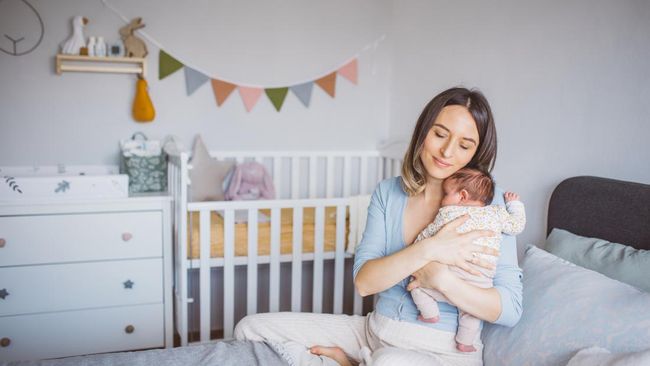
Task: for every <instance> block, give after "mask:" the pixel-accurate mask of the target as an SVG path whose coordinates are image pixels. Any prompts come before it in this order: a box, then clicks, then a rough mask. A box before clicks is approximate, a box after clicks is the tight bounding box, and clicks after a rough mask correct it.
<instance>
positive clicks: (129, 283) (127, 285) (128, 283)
mask: <svg viewBox="0 0 650 366" xmlns="http://www.w3.org/2000/svg"><path fill="white" fill-rule="evenodd" d="M122 284H123V285H124V288H125V289H132V288H133V285H135V282H133V281H131V280H126V281H124V282H122Z"/></svg>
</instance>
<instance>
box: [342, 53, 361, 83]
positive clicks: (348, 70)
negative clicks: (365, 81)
mask: <svg viewBox="0 0 650 366" xmlns="http://www.w3.org/2000/svg"><path fill="white" fill-rule="evenodd" d="M338 73H339V75H341V76H343V77H344V78H346V79H348V80H350V81H351V82H352V84H355V85H356V84H357V75H358V74H357V59H356V58H355V59H354V60H352V61H350V62H348V63H347V64H345V65H343V66H342V67H341V68H340V69H339V70H338Z"/></svg>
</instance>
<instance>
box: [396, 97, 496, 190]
mask: <svg viewBox="0 0 650 366" xmlns="http://www.w3.org/2000/svg"><path fill="white" fill-rule="evenodd" d="M449 105H461V106H464V107H467V109H468V110H469V112H470V114H471V115H472V117H473V118H474V121H475V122H476V129H477V130H478V136H479V143H478V147H477V149H476V152H475V153H474V156H473V157H472V160H470V162H469V163H467V165H466V167H468V168H474V169H478V170H481V171H484V172H486V173H489V172H491V171H492V168H494V161H495V160H496V157H497V132H496V128H495V127H494V117H492V110H491V109H490V104H489V103H488V101H487V99H485V96H484V95H483V94H482V93H481V92H480V91H478V90H476V89H473V90H469V89H466V88H451V89H447V90H445V91H443V92H442V93H440V94H438V95H436V96H435V97H434V98H433V99H431V101H430V102H429V103H428V104H427V105H426V107H424V110H423V111H422V113H421V114H420V117H419V118H418V121H417V124H416V125H415V130H413V136H412V137H411V142H410V144H409V147H408V149H407V150H406V154H405V155H404V162H403V163H402V186H403V187H404V190H405V191H406V192H407V193H408V195H409V196H413V195H416V194H418V193H420V192H422V191H424V186H425V184H426V171H425V169H424V165H423V164H422V160H421V159H420V153H421V152H422V148H423V145H424V140H425V138H426V137H427V134H428V133H429V130H430V129H431V127H432V126H433V122H434V121H435V120H436V118H437V117H438V114H440V111H441V110H442V109H443V108H444V107H446V106H449Z"/></svg>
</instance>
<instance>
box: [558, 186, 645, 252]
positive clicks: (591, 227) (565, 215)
mask: <svg viewBox="0 0 650 366" xmlns="http://www.w3.org/2000/svg"><path fill="white" fill-rule="evenodd" d="M553 228H558V229H564V230H568V231H570V232H572V233H574V234H577V235H581V236H586V237H592V238H600V239H605V240H608V241H611V242H615V243H620V244H627V245H630V246H632V247H634V248H637V249H648V250H650V185H647V184H641V183H633V182H624V181H620V180H614V179H607V178H599V177H588V176H583V177H573V178H568V179H566V180H564V181H563V182H562V183H560V184H558V186H557V187H555V190H554V191H553V194H552V195H551V201H550V203H549V207H548V225H547V230H546V234H547V235H548V234H549V233H550V232H551V230H553Z"/></svg>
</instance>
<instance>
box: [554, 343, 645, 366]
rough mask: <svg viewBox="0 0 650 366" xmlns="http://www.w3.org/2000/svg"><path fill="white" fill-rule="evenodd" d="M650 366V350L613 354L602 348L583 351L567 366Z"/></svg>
mask: <svg viewBox="0 0 650 366" xmlns="http://www.w3.org/2000/svg"><path fill="white" fill-rule="evenodd" d="M637 365H650V349H647V350H645V351H641V352H633V353H619V354H612V353H611V352H609V351H608V350H606V349H604V348H600V347H590V348H586V349H583V350H581V351H580V352H578V353H576V355H575V356H573V357H571V360H569V363H568V364H567V365H566V366H637Z"/></svg>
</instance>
